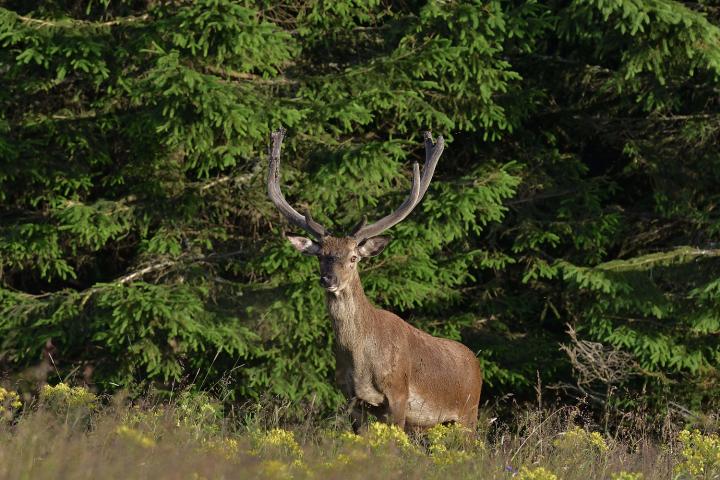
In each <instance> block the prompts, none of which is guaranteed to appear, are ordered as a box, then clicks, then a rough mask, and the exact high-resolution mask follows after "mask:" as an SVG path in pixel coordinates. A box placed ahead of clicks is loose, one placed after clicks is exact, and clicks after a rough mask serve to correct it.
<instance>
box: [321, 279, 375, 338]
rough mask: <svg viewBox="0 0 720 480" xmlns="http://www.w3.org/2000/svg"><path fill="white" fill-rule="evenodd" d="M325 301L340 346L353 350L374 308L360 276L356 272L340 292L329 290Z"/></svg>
mask: <svg viewBox="0 0 720 480" xmlns="http://www.w3.org/2000/svg"><path fill="white" fill-rule="evenodd" d="M325 303H326V304H327V307H328V312H330V318H332V321H333V329H334V330H335V337H336V340H337V344H338V346H339V347H340V348H341V349H343V350H353V349H354V347H356V346H357V344H358V343H359V341H360V339H361V338H362V336H363V332H364V331H365V330H366V328H365V323H366V321H367V319H368V318H369V313H370V311H371V310H372V308H373V307H372V305H371V304H370V301H369V300H368V299H367V297H366V296H365V292H364V291H363V288H362V284H361V283H360V276H359V275H358V274H357V273H355V275H354V277H353V279H352V280H351V281H350V283H349V284H348V286H347V288H345V289H343V290H340V291H339V292H334V293H333V292H327V293H326V294H325Z"/></svg>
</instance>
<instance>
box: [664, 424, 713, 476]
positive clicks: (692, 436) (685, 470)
mask: <svg viewBox="0 0 720 480" xmlns="http://www.w3.org/2000/svg"><path fill="white" fill-rule="evenodd" d="M678 440H679V441H680V444H681V446H682V456H683V461H682V462H680V463H678V464H677V465H676V466H675V471H676V472H677V473H678V478H680V479H685V478H688V479H690V478H693V479H694V478H698V479H700V478H702V479H704V478H717V476H718V475H720V438H718V436H717V435H716V434H712V435H703V434H702V433H701V432H700V431H699V430H693V431H689V430H683V431H681V432H680V434H679V435H678Z"/></svg>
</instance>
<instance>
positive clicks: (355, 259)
mask: <svg viewBox="0 0 720 480" xmlns="http://www.w3.org/2000/svg"><path fill="white" fill-rule="evenodd" d="M357 260H358V257H357V255H353V256H352V257H350V261H351V262H353V263H355V262H357Z"/></svg>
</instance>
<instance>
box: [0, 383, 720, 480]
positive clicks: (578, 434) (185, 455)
mask: <svg viewBox="0 0 720 480" xmlns="http://www.w3.org/2000/svg"><path fill="white" fill-rule="evenodd" d="M0 406H2V410H0V479H38V480H42V479H59V478H62V479H83V478H87V479H96V478H103V479H112V478H123V479H126V478H152V479H180V478H182V479H184V478H188V479H232V478H242V479H246V478H268V479H291V478H297V479H304V478H313V479H318V478H320V479H325V478H330V479H332V478H338V479H340V478H342V479H353V478H357V479H373V478H377V479H393V478H402V479H406V478H410V479H412V478H418V479H421V478H423V479H425V478H431V479H432V478H438V479H440V478H442V479H445V478H453V479H464V478H468V479H470V478H472V479H519V480H533V479H534V480H553V479H557V480H560V479H564V480H576V479H577V480H589V479H610V480H633V479H641V478H642V479H711V478H720V440H719V439H718V437H717V436H715V435H706V434H701V433H700V432H699V431H688V430H683V429H682V428H680V426H677V427H675V426H672V425H666V426H665V428H663V429H662V431H663V432H665V433H664V434H661V435H660V437H654V436H651V435H649V434H647V433H644V432H646V431H647V429H643V428H637V425H635V427H633V428H626V429H624V430H623V429H618V430H617V431H616V432H614V435H608V434H602V433H600V432H597V431H593V429H592V428H590V427H588V426H587V425H588V422H587V419H584V418H583V417H582V415H581V414H580V411H579V410H578V409H576V408H560V409H556V410H539V409H525V410H522V411H519V412H518V413H517V414H516V415H515V418H514V419H513V420H512V421H510V422H505V423H503V424H499V422H498V421H495V420H493V419H492V418H490V417H488V416H487V414H488V413H489V412H484V415H483V418H481V422H480V427H479V429H478V431H476V432H468V431H466V430H465V429H463V428H462V427H461V426H458V425H449V426H438V427H434V428H433V429H430V430H429V431H426V432H422V433H414V434H411V435H409V436H408V435H407V434H405V433H404V432H402V431H400V430H399V429H397V428H395V427H389V426H387V425H384V424H379V423H375V424H371V425H370V426H369V428H368V430H367V432H365V433H364V434H363V435H361V436H357V435H354V434H352V433H351V432H350V431H349V428H347V422H346V420H345V419H344V418H343V417H342V416H340V415H337V416H333V417H329V418H318V417H310V418H307V419H306V420H305V421H303V422H301V423H284V422H283V420H282V416H281V415H280V414H279V413H278V410H276V409H275V410H274V409H270V408H263V407H258V406H254V405H249V406H246V407H244V408H241V409H236V410H233V411H232V412H230V413H229V414H224V413H223V411H222V408H221V407H220V405H219V403H217V402H215V401H214V400H213V399H212V398H210V397H208V396H207V395H204V394H191V393H189V392H185V393H183V394H181V395H180V396H179V397H176V398H175V399H174V400H173V401H172V402H166V403H158V402H150V401H144V402H139V403H138V402H133V403H131V402H128V401H127V400H125V399H123V398H121V397H115V398H113V399H109V401H107V402H100V401H98V399H97V398H96V397H95V395H94V394H92V393H91V392H88V391H87V390H84V389H82V388H75V389H72V388H69V387H66V386H62V385H60V386H56V387H45V389H44V390H43V392H41V395H40V398H39V399H38V400H37V401H36V402H35V403H33V404H31V405H28V404H26V405H20V404H19V402H18V398H17V397H15V396H13V395H12V394H11V393H10V392H8V391H7V390H3V389H0ZM581 425H585V426H584V427H583V426H581ZM662 437H664V438H662Z"/></svg>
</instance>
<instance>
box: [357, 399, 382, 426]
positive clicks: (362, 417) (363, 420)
mask: <svg viewBox="0 0 720 480" xmlns="http://www.w3.org/2000/svg"><path fill="white" fill-rule="evenodd" d="M383 410H384V409H383V408H382V407H376V406H374V405H370V404H369V403H366V402H363V401H362V400H360V399H359V398H357V397H353V399H352V400H350V424H351V426H352V429H353V432H354V433H355V434H356V435H358V434H360V433H361V432H362V431H364V430H365V429H366V428H367V426H368V416H370V415H374V416H375V417H376V418H381V416H382V413H383Z"/></svg>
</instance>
